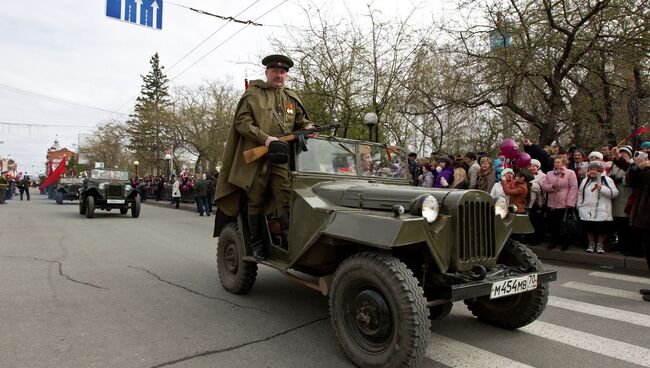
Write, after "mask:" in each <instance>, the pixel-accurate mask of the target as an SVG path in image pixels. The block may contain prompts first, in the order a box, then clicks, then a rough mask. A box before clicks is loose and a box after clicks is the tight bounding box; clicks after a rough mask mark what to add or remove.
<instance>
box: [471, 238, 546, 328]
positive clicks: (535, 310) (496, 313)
mask: <svg viewBox="0 0 650 368" xmlns="http://www.w3.org/2000/svg"><path fill="white" fill-rule="evenodd" d="M497 262H498V263H500V264H504V265H506V266H513V267H518V268H521V269H522V270H525V271H526V272H535V271H541V270H542V269H543V266H542V263H541V262H540V261H539V259H538V258H537V256H536V255H535V254H534V253H533V252H532V251H531V250H530V249H528V247H526V246H525V245H523V244H521V243H520V242H518V241H514V240H511V241H510V242H508V244H506V246H505V248H504V249H503V251H502V252H501V254H500V255H499V258H498V261H497ZM548 295H549V289H548V282H544V283H541V284H540V285H538V286H537V289H535V290H533V291H529V292H526V293H521V294H516V295H512V296H506V297H503V298H498V299H492V300H490V297H489V296H483V297H480V298H476V299H468V300H465V304H466V305H467V308H469V310H470V311H471V312H472V314H473V315H474V316H476V317H477V318H478V319H479V320H480V321H482V322H485V323H489V324H491V325H494V326H497V327H501V328H505V329H509V330H513V329H516V328H520V327H523V326H526V325H527V324H529V323H531V322H533V321H535V320H536V319H537V318H538V317H539V316H540V315H541V314H542V312H543V311H544V309H545V308H546V303H547V302H548Z"/></svg>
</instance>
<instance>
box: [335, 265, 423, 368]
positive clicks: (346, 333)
mask: <svg viewBox="0 0 650 368" xmlns="http://www.w3.org/2000/svg"><path fill="white" fill-rule="evenodd" d="M331 290H332V291H331V293H330V317H331V321H332V325H333V326H334V331H335V332H336V337H337V339H338V341H339V345H341V348H342V349H343V351H344V352H345V354H346V355H347V356H348V357H349V358H350V360H352V362H353V363H354V364H356V365H357V366H360V367H413V366H416V365H417V363H418V362H419V361H420V360H421V359H422V358H423V357H424V353H425V352H426V349H427V345H428V341H429V334H430V331H429V328H430V327H431V322H430V321H429V318H428V315H429V310H428V308H427V300H426V298H425V297H424V291H423V290H422V288H421V287H420V286H419V285H418V280H417V279H416V278H415V277H414V276H413V273H412V272H411V270H409V269H408V268H407V267H406V265H405V264H404V263H402V262H401V261H400V260H399V259H397V258H394V257H391V256H389V255H383V254H377V253H358V254H355V255H352V256H350V257H349V258H347V259H346V260H345V261H343V262H342V263H341V264H340V265H339V267H338V269H337V270H336V273H335V275H334V280H333V282H332V289H331Z"/></svg>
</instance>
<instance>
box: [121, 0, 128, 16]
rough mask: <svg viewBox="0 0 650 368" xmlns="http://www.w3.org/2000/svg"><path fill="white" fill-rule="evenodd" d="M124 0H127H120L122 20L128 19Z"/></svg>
mask: <svg viewBox="0 0 650 368" xmlns="http://www.w3.org/2000/svg"><path fill="white" fill-rule="evenodd" d="M126 1H127V0H122V7H123V8H124V9H123V10H122V18H123V19H124V20H126V21H128V20H129V17H128V16H127V15H126V9H127V6H126Z"/></svg>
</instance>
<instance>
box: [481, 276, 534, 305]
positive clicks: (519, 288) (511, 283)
mask: <svg viewBox="0 0 650 368" xmlns="http://www.w3.org/2000/svg"><path fill="white" fill-rule="evenodd" d="M534 289H537V274H536V273H533V274H530V275H526V276H521V277H515V278H512V279H507V280H503V281H499V282H495V283H493V284H492V290H491V291H490V299H496V298H501V297H504V296H508V295H513V294H519V293H525V292H527V291H531V290H534Z"/></svg>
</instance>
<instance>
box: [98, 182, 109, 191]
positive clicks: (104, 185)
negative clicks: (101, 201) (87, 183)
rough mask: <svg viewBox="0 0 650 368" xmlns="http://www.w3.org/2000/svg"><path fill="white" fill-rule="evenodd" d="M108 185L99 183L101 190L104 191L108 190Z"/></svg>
mask: <svg viewBox="0 0 650 368" xmlns="http://www.w3.org/2000/svg"><path fill="white" fill-rule="evenodd" d="M107 185H108V183H99V190H104V188H106V186H107Z"/></svg>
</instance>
